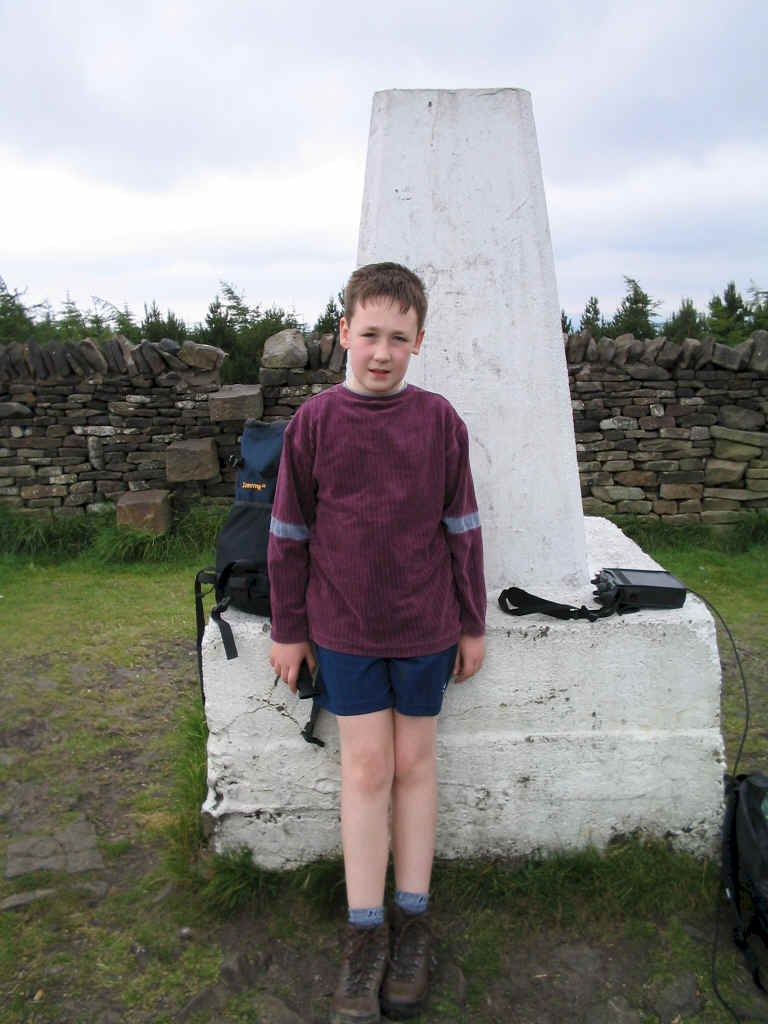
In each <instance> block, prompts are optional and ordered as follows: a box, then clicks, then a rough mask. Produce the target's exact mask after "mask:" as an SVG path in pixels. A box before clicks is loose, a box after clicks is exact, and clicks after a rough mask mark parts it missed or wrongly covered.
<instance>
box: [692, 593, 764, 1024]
mask: <svg viewBox="0 0 768 1024" xmlns="http://www.w3.org/2000/svg"><path fill="white" fill-rule="evenodd" d="M688 592H689V593H691V594H694V595H695V596H696V597H698V599H699V600H700V601H703V602H704V604H705V605H706V606H707V608H709V610H710V611H711V612H713V613H714V614H715V615H716V616H717V617H718V619H719V620H720V624H721V625H722V627H723V629H724V630H725V632H726V635H727V637H728V639H729V640H730V641H731V647H732V648H733V653H734V656H735V658H736V665H737V667H738V670H739V676H740V678H741V686H742V690H743V692H744V731H743V732H742V734H741V742H740V743H739V749H738V751H737V752H736V758H735V760H734V762H733V772H732V777H733V779H734V780H735V779H736V772H737V770H738V767H739V761H740V760H741V755H742V752H743V750H744V743H745V742H746V739H747V733H748V732H749V718H750V709H749V690H748V689H747V680H746V677H745V675H744V668H743V666H742V664H741V658H740V657H739V651H738V648H737V647H736V641H735V640H734V638H733V633H731V631H730V629H729V628H728V623H727V622H726V621H725V619H724V618H723V616H722V615H721V614H720V612H719V611H718V610H717V608H715V606H714V605H713V604H712V602H711V601H708V600H707V598H706V597H704V596H703V595H702V594H699V593H698V592H697V591H695V590H691V588H690V587H688ZM720 881H721V882H722V873H721V879H720ZM719 934H720V886H719V885H718V888H717V896H716V898H715V936H714V939H713V941H712V961H711V969H710V973H711V981H712V990H713V992H714V993H715V995H716V996H717V998H718V999H719V1000H720V1002H721V1004H722V1005H723V1007H724V1008H725V1009H726V1011H727V1012H728V1013H730V1015H731V1016H732V1017H733V1019H734V1020H735V1021H737V1022H739V1024H740V1022H741V1021H746V1020H765V1021H768V1016H766V1015H765V1014H759V1013H757V1014H755V1013H748V1014H744V1013H739V1012H737V1011H736V1010H734V1009H733V1007H732V1006H729V1005H728V1003H726V1001H725V999H724V998H723V997H722V995H721V994H720V989H719V988H718V987H717V979H716V971H715V965H716V960H717V943H718V938H719Z"/></svg>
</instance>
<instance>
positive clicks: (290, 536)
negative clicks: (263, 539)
mask: <svg viewBox="0 0 768 1024" xmlns="http://www.w3.org/2000/svg"><path fill="white" fill-rule="evenodd" d="M269 532H270V533H273V534H274V535H275V537H282V538H284V539H287V540H309V530H308V529H307V527H306V526H304V525H303V524H301V523H284V522H282V521H281V520H280V519H275V517H274V516H272V518H271V519H270V521H269Z"/></svg>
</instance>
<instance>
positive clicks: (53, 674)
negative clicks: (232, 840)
mask: <svg viewBox="0 0 768 1024" xmlns="http://www.w3.org/2000/svg"><path fill="white" fill-rule="evenodd" d="M6 522H7V520H5V519H4V518H3V515H0V539H2V538H3V537H5V536H6V534H4V533H3V532H2V531H3V529H4V528H5V527H4V525H3V524H4V523H6ZM63 529H64V531H66V529H67V528H63ZM110 529H111V525H110V524H109V523H106V524H105V523H102V524H101V527H100V529H99V530H98V531H96V534H94V535H93V536H91V537H90V539H89V541H88V544H87V545H86V546H85V547H83V548H82V549H81V550H80V553H79V554H78V555H77V557H73V556H72V553H71V549H70V548H68V547H67V544H65V542H64V540H63V539H61V540H59V541H57V542H56V544H58V545H59V546H58V547H56V545H55V544H54V546H53V548H45V549H36V548H35V544H36V543H37V542H34V543H33V542H32V541H29V543H28V549H26V550H20V549H19V548H18V547H17V548H16V549H15V550H13V551H12V552H11V553H6V554H5V555H3V556H0V565H2V566H3V568H4V569H5V572H4V579H3V583H2V585H0V593H1V594H2V597H1V598H0V637H2V641H0V642H1V643H2V651H1V652H0V653H2V658H3V674H2V675H3V681H2V683H0V685H1V686H2V687H3V689H4V691H5V692H4V695H3V696H4V714H3V722H2V726H0V731H2V732H3V734H4V735H5V737H6V739H5V740H4V742H5V745H6V747H7V749H8V750H9V751H11V752H12V753H13V752H15V751H21V749H22V747H23V746H24V743H27V744H29V743H31V742H32V740H34V743H33V744H32V747H31V748H29V749H27V748H24V754H23V756H22V757H20V758H19V760H17V761H16V762H15V763H12V764H6V763H4V762H3V763H0V792H2V791H3V790H4V789H7V787H8V786H10V785H11V783H14V784H18V783H24V782H27V783H30V784H34V785H38V786H40V787H44V788H45V789H46V791H47V794H48V797H47V798H48V801H49V804H48V811H49V813H50V814H51V815H53V816H54V817H56V816H58V819H57V820H58V821H59V822H61V823H63V822H65V821H68V820H70V818H71V816H72V815H73V814H75V813H80V811H81V810H82V809H83V808H86V809H87V810H88V813H89V815H96V816H97V819H96V820H97V821H99V819H98V814H99V807H100V806H101V804H100V803H99V801H100V800H102V799H104V796H103V794H112V795H113V798H114V799H117V798H118V797H119V798H120V799H121V800H122V801H123V802H122V804H121V808H122V810H121V814H120V815H117V816H116V817H114V818H113V819H110V820H111V824H110V828H111V829H112V831H109V830H108V829H107V826H106V819H105V822H99V835H100V849H101V852H102V855H103V856H104V858H105V860H106V861H107V864H108V868H109V869H110V870H117V871H119V872H120V873H121V874H124V875H125V877H126V882H125V884H124V885H121V886H114V887H113V889H112V891H111V892H110V893H109V894H108V896H107V897H106V898H105V899H104V900H102V901H96V902H93V901H91V902H89V901H88V899H87V898H85V897H84V896H83V895H82V894H78V893H77V892H76V891H75V890H74V889H73V888H72V887H71V885H70V882H71V879H67V878H62V877H57V876H55V875H53V874H46V875H44V876H38V877H35V878H21V879H14V880H5V881H0V898H2V897H5V896H7V895H9V894H11V893H14V892H18V891H20V890H23V889H27V888H42V887H47V886H51V887H53V888H56V890H57V895H56V896H55V897H54V898H51V899H49V900H48V901H44V902H42V903H40V904H36V905H33V906H31V907H29V908H27V909H25V910H23V911H17V912H13V913H5V914H2V913H0V1022H2V1024H5V1022H8V1024H15V1022H17V1021H23V1020H35V1021H41V1022H43V1021H58V1020H62V1021H63V1020H68V1019H75V1018H74V1017H66V1016H64V1015H62V1013H61V1005H63V1003H64V1002H66V1004H67V1005H68V1006H78V1005H79V1006H82V1007H84V1009H83V1011H82V1019H87V1018H88V1017H89V1016H90V1015H91V1011H90V1009H89V1007H90V1006H91V1005H92V1000H94V999H96V1000H97V1001H99V1000H100V1002H99V1005H106V1004H109V1005H110V1006H112V1007H113V1012H115V1013H116V1014H117V1016H118V1017H119V1019H123V1020H126V1021H128V1022H131V1021H136V1022H138V1021H140V1020H145V1019H148V1016H147V1015H149V1017H150V1018H151V1019H153V1020H156V1021H158V1022H160V1024H162V1022H164V1021H171V1020H172V1019H173V1018H174V1017H175V1014H176V1013H177V1012H178V1009H179V1008H180V1006H182V1005H183V1004H184V1002H185V1001H186V1000H187V999H188V998H189V997H190V996H191V995H192V994H194V992H196V991H199V990H200V988H201V987H203V986H204V985H205V984H207V983H209V982H213V981H215V980H216V978H217V976H218V968H219V964H220V962H221V955H222V954H221V945H220V942H219V939H218V938H217V936H218V935H219V934H220V933H221V929H222V928H227V927H229V926H228V925H227V922H233V923H236V927H237V928H238V929H240V928H243V927H244V922H247V921H252V922H254V923H258V922H260V925H259V926H260V927H262V929H263V933H260V934H261V935H262V938H261V939H260V941H262V942H264V943H265V944H266V946H267V948H274V949H275V950H281V951H282V952H281V953H280V956H281V957H283V958H284V959H285V958H288V960H287V962H290V963H293V962H294V961H293V960H291V959H290V958H291V957H296V958H297V959H296V963H297V965H298V964H299V963H301V964H302V966H303V963H304V957H305V955H306V949H307V946H308V945H309V946H311V947H313V948H317V949H318V950H320V951H321V954H320V956H321V962H322V958H323V957H324V958H325V959H326V960H327V959H328V958H334V957H335V956H336V952H335V950H336V945H335V943H336V935H335V923H336V922H337V921H338V920H339V919H340V917H341V910H342V907H343V905H344V885H343V871H342V866H341V864H340V862H339V861H328V862H320V863H316V864H312V865H309V866H307V867H305V868H303V869H299V870H296V871H293V872H288V873H281V872H264V871H261V870H259V869H258V868H256V867H254V865H253V863H252V860H251V857H250V854H248V853H247V852H243V851H236V852H235V853H233V854H230V855H227V856H212V855H211V854H210V853H209V852H208V851H207V850H206V847H205V844H204V843H203V842H202V837H201V832H200V819H199V808H200V805H201V803H202V800H203V797H204V795H205V770H206V762H205V741H206V728H205V718H204V715H203V713H202V710H201V708H200V702H199V693H198V689H197V683H196V680H195V678H194V659H193V658H191V648H192V646H193V639H192V638H193V636H194V612H193V601H192V581H193V578H194V573H195V571H196V570H197V569H199V568H200V567H201V566H202V565H204V564H209V563H210V561H211V553H212V549H211V548H210V546H209V547H208V548H206V546H205V544H204V543H202V542H201V535H200V534H196V533H194V532H193V531H192V530H191V528H190V532H189V533H188V534H187V536H186V540H184V539H181V540H178V541H175V542H174V543H175V544H176V545H177V547H175V548H174V549H173V555H172V557H170V558H169V560H168V561H167V562H162V563H155V562H153V561H152V559H153V558H154V557H155V553H154V551H155V549H153V548H152V547H151V546H145V547H143V548H142V547H141V546H137V547H136V548H133V549H132V551H133V554H132V555H131V557H138V558H139V559H140V560H139V561H135V562H132V563H125V562H123V561H120V559H123V557H124V556H125V553H121V554H119V558H118V560H117V561H114V560H113V554H114V553H113V552H112V550H111V549H110V548H109V545H108V544H107V542H106V540H104V538H107V537H109V536H111V534H110V533H109V530H110ZM643 529H644V530H646V535H645V537H644V539H643V546H644V547H645V548H646V549H647V550H648V551H649V552H650V553H651V554H652V555H653V556H654V557H655V558H656V559H657V560H658V561H659V562H660V564H662V565H664V567H665V568H667V569H669V570H670V571H671V572H674V573H675V574H676V575H678V576H679V577H680V578H681V579H682V580H683V581H684V582H685V583H686V585H687V586H689V587H690V588H692V589H694V590H696V591H698V592H700V593H702V594H703V595H704V596H706V597H707V598H708V599H709V600H710V601H712V602H713V603H714V604H715V605H716V606H717V607H718V608H719V609H720V611H721V612H722V613H723V615H724V616H725V617H726V619H727V620H728V622H729V624H730V625H731V627H732V629H733V631H734V634H735V636H736V639H737V642H738V644H739V648H740V650H741V654H742V659H743V661H744V665H745V669H746V671H747V675H748V679H749V682H750V687H751V690H752V697H753V723H752V730H751V732H750V736H749V739H748V742H747V745H746V748H745V752H744V757H743V763H742V768H744V769H756V768H759V767H760V766H761V764H762V765H764V764H765V754H766V752H768V732H766V731H765V730H763V729H762V726H761V718H764V716H762V715H761V711H760V709H761V708H764V707H765V706H766V700H768V657H766V655H768V630H766V629H765V621H766V613H765V608H766V598H768V573H766V568H767V567H768V544H767V543H766V541H765V537H763V536H761V533H760V531H761V530H762V525H761V520H760V519H759V517H755V523H754V524H753V526H752V529H751V531H746V530H744V531H743V532H742V534H741V535H740V537H736V536H734V535H733V534H731V535H729V536H726V535H724V534H715V533H712V532H707V533H706V535H705V536H703V537H701V536H699V535H698V534H697V535H696V537H697V538H698V540H697V543H696V544H695V545H692V544H691V541H690V538H689V540H688V541H687V542H681V538H682V535H683V534H684V533H685V532H686V530H685V528H684V529H683V530H680V529H679V528H675V531H674V533H670V531H669V530H663V529H659V530H656V532H654V533H653V535H652V536H651V535H649V534H648V533H647V527H645V526H643ZM61 536H62V538H63V537H64V533H62V535H61ZM96 536H98V537H100V538H102V539H101V540H99V541H96V540H95V539H94V538H95V537H96ZM177 536H178V534H177ZM682 539H683V540H684V538H682ZM25 543H26V542H25ZM78 543H79V541H78ZM73 544H74V542H73ZM185 544H189V545H190V546H191V547H196V550H195V551H194V552H193V553H191V554H189V553H188V554H187V555H184V550H185V548H184V545H185ZM99 545H102V546H101V547H100V546H99ZM126 550H127V549H126ZM188 550H191V548H190V549H188ZM724 639H725V638H724V636H721V653H722V655H723V659H724V663H725V670H726V671H725V685H724V692H723V725H724V731H725V735H726V742H727V747H728V750H729V754H730V757H731V758H732V757H733V754H734V752H735V748H736V745H737V743H738V739H739V736H740V732H741V729H742V727H743V696H742V695H741V689H740V683H739V680H738V675H737V673H736V666H735V662H734V660H733V657H732V655H729V653H728V650H727V648H726V646H725V645H724V642H723V641H724ZM169 646H170V647H171V648H174V647H175V649H178V650H179V651H181V652H186V653H185V657H186V661H185V662H184V664H186V666H187V667H186V668H185V669H180V668H179V664H178V662H177V661H176V660H174V659H170V661H167V662H166V661H165V660H164V659H165V656H166V655H165V653H164V652H167V650H168V649H169ZM8 737H10V743H9V742H8ZM35 743H36V744H37V745H36V746H35V745H34V744H35ZM139 755H140V757H141V761H137V760H136V759H137V757H138V756H139ZM118 783H119V785H118ZM120 786H122V789H120ZM94 794H96V795H94ZM99 794H101V795H99ZM120 794H122V796H121V795H120ZM97 796H98V799H97ZM0 826H2V820H1V819H0ZM5 834H6V835H7V833H5ZM5 844H6V839H5V838H4V833H3V830H2V828H0V858H1V857H2V852H3V850H4V848H5ZM137 858H138V859H139V861H140V862H141V863H143V862H144V861H146V868H145V869H142V870H141V871H138V872H137V871H136V868H135V866H134V867H132V865H135V864H136V863H137ZM142 858H143V860H142ZM390 885H391V880H390ZM716 888H717V868H716V865H714V864H713V863H711V862H706V861H700V860H697V859H696V858H693V857H690V856H688V855H685V854H681V853H678V852H675V851H673V850H671V849H670V848H669V846H668V845H667V844H665V843H664V842H663V841H661V840H658V841H651V842H644V843H641V842H636V841H633V840H626V841H622V842H617V843H615V844H613V845H611V846H609V847H608V848H607V849H606V850H605V851H603V852H598V851H596V850H594V849H585V850H581V851H578V852H575V853H567V854H556V855H552V856H547V857H529V858H525V859H522V860H519V861H515V862H510V861H498V862H489V861H477V862H473V861H465V862H461V863H457V862H453V861H451V862H438V863H437V864H436V865H435V871H434V879H433V893H434V901H435V906H436V907H442V908H444V913H445V915H446V917H447V919H448V920H449V921H450V922H451V927H452V929H453V933H454V934H455V935H456V936H457V939H456V941H457V943H458V949H459V950H460V952H459V953H458V954H457V955H458V962H459V963H460V966H461V968H462V970H463V971H464V975H465V977H466V979H467V986H468V994H467V1001H466V1005H465V1007H464V1008H462V1007H461V1006H460V1005H459V1004H458V1003H457V1002H456V1000H455V998H454V996H455V993H454V992H452V991H450V990H449V989H448V988H442V989H439V990H437V991H436V992H435V997H434V1002H433V1006H434V1014H437V1016H434V1014H431V1015H430V1016H429V1018H428V1019H429V1020H430V1021H433V1020H434V1021H437V1020H440V1021H441V1022H442V1021H448V1022H450V1021H456V1022H459V1021H465V1020H478V1021H483V1020H492V1019H496V1018H494V1017H493V1016H488V1015H487V1014H489V1013H491V1011H490V1010H488V1009H487V1007H486V1005H485V998H486V996H485V993H486V992H487V991H490V990H492V989H493V987H494V986H499V987H500V988H503V985H504V983H505V980H506V979H507V977H508V976H509V975H510V974H512V973H514V965H511V964H510V963H509V962H508V954H507V953H506V952H505V951H506V950H507V948H508V947H511V946H513V945H514V943H515V941H517V939H518V937H519V936H528V937H529V938H530V941H531V942H536V941H541V942H543V943H545V944H546V943H547V942H549V941H550V937H551V936H553V935H555V936H563V935H567V936H571V937H573V938H574V939H575V940H577V941H582V942H583V941H593V942H601V943H604V942H607V941H610V942H614V941H616V942H620V941H623V940H627V941H631V942H632V943H635V944H637V943H639V944H640V947H638V948H643V949H647V954H644V956H646V961H645V964H644V968H643V969H644V970H645V971H646V975H647V979H648V984H649V986H650V988H652V987H653V986H657V987H658V986H663V984H664V983H665V982H666V981H667V980H668V979H669V978H671V977H673V976H675V974H679V973H680V972H681V971H692V972H693V973H694V974H695V975H696V976H697V977H698V979H699V984H700V988H701V990H702V992H703V993H704V1004H703V1008H702V1010H701V1011H700V1012H699V1013H698V1014H697V1015H695V1016H692V1017H690V1018H688V1019H690V1020H691V1021H694V1022H697V1024H720V1022H723V1021H727V1020H729V1019H731V1018H730V1017H729V1016H728V1015H727V1014H726V1013H725V1011H723V1010H722V1008H720V1007H719V1005H718V1004H717V1003H716V1002H715V1000H714V998H713V996H712V992H711V985H710V982H709V954H710V948H709V942H708V941H707V940H704V941H700V940H697V939H696V938H695V929H696V928H699V929H702V928H703V929H706V928H707V927H709V922H710V921H711V915H712V907H713V904H714V897H715V892H716ZM182 926H184V927H187V928H192V929H193V930H194V931H195V934H196V935H197V936H198V939H196V940H195V941H194V942H192V943H190V944H187V943H186V942H185V941H183V940H181V939H180V938H179V934H180V929H181V927H182ZM254 926H255V924H254ZM249 927H250V925H249ZM692 935H693V937H692ZM537 936H538V937H539V940H537ZM726 938H727V936H726ZM633 948H634V947H633ZM142 950H143V951H144V952H141V951H142ZM276 955H277V954H276ZM298 969H299V968H298V966H297V970H298ZM313 969H314V970H317V968H316V967H315V968H313ZM50 971H52V972H53V973H47V972H50ZM718 977H719V978H720V983H721V987H722V989H723V994H724V995H725V996H726V998H728V999H729V1001H731V1002H734V1003H735V1004H736V1005H741V1006H743V1005H745V1001H748V999H749V998H750V996H751V992H750V990H749V987H748V986H749V985H751V981H749V979H747V982H748V985H747V986H745V985H744V978H745V975H744V972H743V968H742V967H741V961H740V958H739V957H738V956H736V955H734V954H733V953H732V951H731V950H730V949H727V950H724V952H723V953H722V954H721V956H720V958H719V961H718ZM650 988H649V991H650ZM40 990H42V991H43V992H44V993H45V995H44V996H43V997H42V998H41V1000H40V1001H39V1002H38V1003H34V1002H33V998H34V996H35V993H36V992H38V991H40ZM271 991H273V992H278V991H279V985H277V983H276V987H275V988H273V989H271ZM257 997H259V995H258V993H257V994H256V996H254V997H253V998H251V999H246V998H245V997H243V996H238V997H233V998H232V999H231V1000H230V1002H228V1003H227V1006H226V1015H227V1016H228V1017H230V1018H231V1019H232V1020H233V1021H249V1020H259V1019H261V1014H260V1012H259V1011H257V1010H255V1009H254V1002H253V999H257ZM287 998H288V1001H289V1002H290V991H288V993H287ZM313 998H314V999H319V998H320V997H319V995H318V994H317V993H315V995H314V996H313ZM318 1005H322V999H320V1003H319V1004H318ZM70 1012H71V1013H75V1012H76V1011H74V1010H72V1011H70ZM223 1012H224V1011H222V1013H223ZM193 1019H194V1018H193ZM200 1019H201V1020H202V1019H207V1018H206V1015H205V1014H203V1016H202V1017H200ZM646 1019H647V1020H653V1019H654V1018H653V1017H651V1016H648V1017H647V1018H646Z"/></svg>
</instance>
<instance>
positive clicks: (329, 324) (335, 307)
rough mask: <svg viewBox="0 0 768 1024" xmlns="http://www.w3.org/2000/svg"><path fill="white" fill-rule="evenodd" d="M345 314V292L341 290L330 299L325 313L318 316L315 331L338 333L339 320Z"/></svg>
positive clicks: (317, 332)
mask: <svg viewBox="0 0 768 1024" xmlns="http://www.w3.org/2000/svg"><path fill="white" fill-rule="evenodd" d="M343 315H344V292H343V291H340V292H338V294H337V295H336V298H335V299H334V297H333V296H331V297H330V299H328V304H327V306H326V307H325V310H324V312H323V313H321V314H320V316H319V317H318V318H317V323H316V324H315V326H314V328H313V331H314V333H315V334H338V331H339V321H340V320H341V318H342V316H343Z"/></svg>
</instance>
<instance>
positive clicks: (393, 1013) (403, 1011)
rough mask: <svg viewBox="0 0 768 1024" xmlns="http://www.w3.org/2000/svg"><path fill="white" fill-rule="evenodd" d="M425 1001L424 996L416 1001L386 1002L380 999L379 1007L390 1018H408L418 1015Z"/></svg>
mask: <svg viewBox="0 0 768 1024" xmlns="http://www.w3.org/2000/svg"><path fill="white" fill-rule="evenodd" d="M426 1002H427V997H426V996H424V998H423V999H420V1000H419V1001H418V1003H388V1002H385V1000H383V999H382V1001H381V1009H382V1012H383V1013H385V1014H386V1016H387V1017H389V1019H390V1020H409V1019H410V1018H411V1017H418V1015H419V1014H420V1013H421V1011H422V1010H423V1009H424V1006H425V1005H426Z"/></svg>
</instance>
